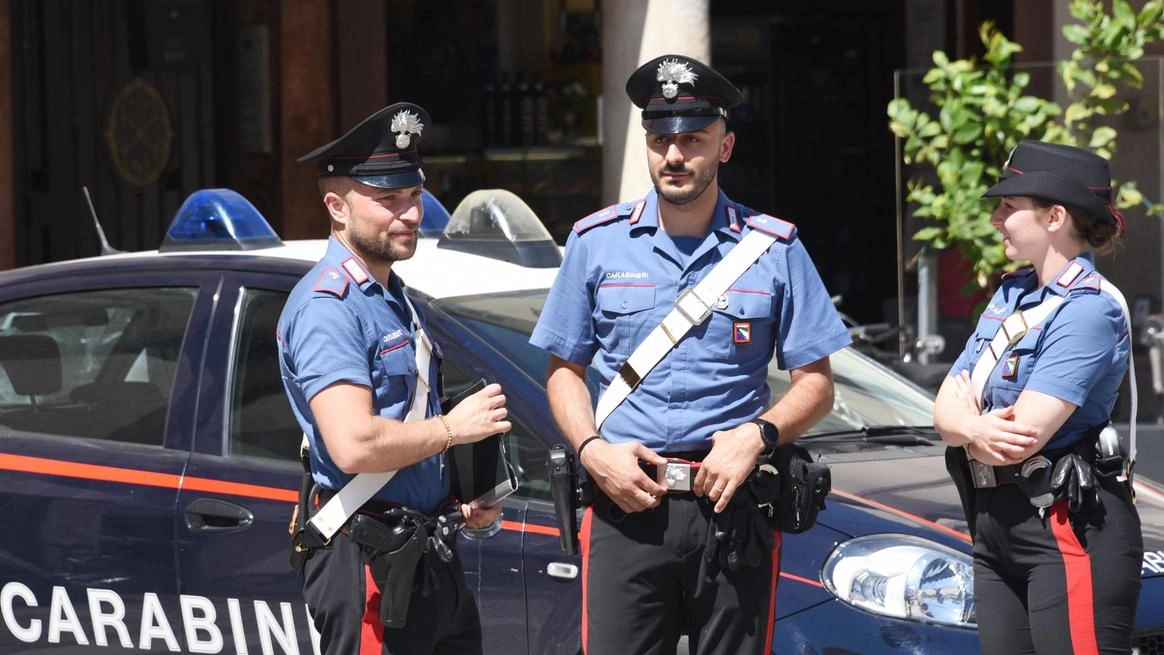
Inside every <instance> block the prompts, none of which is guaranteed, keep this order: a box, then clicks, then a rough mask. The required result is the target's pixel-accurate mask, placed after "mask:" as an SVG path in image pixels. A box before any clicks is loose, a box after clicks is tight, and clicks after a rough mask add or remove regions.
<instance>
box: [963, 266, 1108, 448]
mask: <svg viewBox="0 0 1164 655" xmlns="http://www.w3.org/2000/svg"><path fill="white" fill-rule="evenodd" d="M1102 279H1103V278H1102V276H1100V274H1099V273H1098V272H1096V270H1095V263H1094V262H1093V261H1092V259H1091V256H1090V255H1089V254H1085V255H1081V256H1079V257H1076V258H1075V259H1074V260H1072V261H1070V262H1068V263H1067V264H1066V265H1065V266H1064V267H1063V270H1061V271H1059V273H1058V275H1056V276H1055V278H1054V280H1053V281H1052V282H1050V283H1049V284H1047V285H1044V286H1040V285H1039V279H1038V276H1037V275H1036V274H1035V271H1034V269H1031V268H1027V269H1022V270H1020V271H1016V272H1015V273H1011V274H1009V275H1007V276H1005V277H1004V278H1003V282H1002V286H1001V287H999V289H998V291H997V292H996V293H995V294H994V297H993V298H991V299H990V304H989V305H988V306H987V307H986V311H984V312H983V313H982V316H981V317H980V318H979V319H978V325H977V327H976V328H975V330H974V333H973V334H972V335H970V339H969V340H968V341H967V342H966V347H965V348H964V349H963V351H962V354H961V355H960V356H959V357H958V359H957V361H955V362H954V365H953V367H952V368H951V369H950V375H958V374H959V373H960V372H962V371H973V370H974V365H975V363H976V362H977V361H978V359H979V358H980V357H981V356H982V353H983V352H985V351H986V349H987V344H989V343H990V340H991V339H993V338H994V334H995V332H997V331H998V328H999V326H1000V325H1001V324H1002V321H1003V320H1004V319H1006V317H1007V316H1010V315H1011V314H1012V313H1013V312H1014V311H1015V310H1016V309H1028V308H1031V307H1034V306H1036V305H1038V304H1039V303H1040V302H1042V301H1043V299H1044V298H1046V297H1048V296H1049V295H1051V294H1055V295H1059V296H1064V297H1065V300H1064V301H1063V303H1062V304H1061V305H1059V307H1057V308H1056V309H1055V310H1053V311H1052V312H1051V313H1050V314H1049V315H1048V316H1047V318H1046V319H1045V320H1044V321H1043V322H1042V323H1040V324H1038V325H1035V326H1029V329H1028V331H1027V333H1026V334H1025V335H1024V336H1023V338H1022V339H1021V340H1019V341H1018V343H1016V344H1015V345H1014V347H1013V348H1011V349H1010V350H1009V351H1007V352H1006V354H1005V355H1003V357H1002V358H1001V359H1000V360H999V363H998V364H997V365H996V366H995V368H994V370H993V371H992V372H991V374H990V377H989V378H988V379H987V381H986V385H985V388H984V390H983V394H982V408H983V412H989V411H991V410H993V409H996V408H1001V407H1007V406H1010V405H1013V404H1014V403H1015V402H1016V401H1018V397H1019V394H1020V393H1021V392H1022V391H1023V390H1024V389H1030V390H1032V391H1039V392H1041V393H1045V394H1047V395H1050V396H1054V397H1056V398H1059V399H1061V400H1064V401H1066V402H1069V403H1071V404H1072V405H1075V406H1077V407H1078V409H1076V410H1075V411H1074V412H1073V413H1072V414H1071V416H1070V417H1068V418H1067V421H1066V422H1065V423H1064V424H1063V426H1062V427H1061V428H1059V431H1058V432H1056V433H1055V434H1054V435H1053V436H1052V437H1051V439H1050V440H1049V441H1048V442H1047V444H1046V445H1045V446H1044V448H1045V449H1047V450H1058V449H1061V448H1066V447H1068V446H1070V445H1072V444H1074V443H1076V442H1077V441H1079V440H1080V439H1082V438H1083V436H1084V433H1086V432H1087V431H1088V430H1089V429H1091V428H1094V427H1096V426H1099V425H1103V424H1105V423H1107V421H1108V419H1109V418H1110V416H1111V411H1112V408H1113V407H1114V406H1115V402H1116V395H1117V394H1118V392H1119V386H1120V382H1121V381H1122V380H1123V377H1124V373H1126V372H1127V370H1128V348H1129V347H1130V344H1131V341H1130V339H1129V337H1128V325H1127V321H1126V319H1125V317H1124V312H1123V310H1122V309H1121V308H1120V306H1119V303H1117V302H1116V300H1115V299H1114V298H1113V297H1112V296H1111V295H1109V294H1107V293H1104V292H1102V291H1101V290H1100V281H1101V280H1102Z"/></svg>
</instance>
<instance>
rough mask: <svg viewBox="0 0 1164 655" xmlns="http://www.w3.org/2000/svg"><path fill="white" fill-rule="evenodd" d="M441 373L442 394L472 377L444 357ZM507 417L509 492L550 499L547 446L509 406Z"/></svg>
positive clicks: (450, 392)
mask: <svg viewBox="0 0 1164 655" xmlns="http://www.w3.org/2000/svg"><path fill="white" fill-rule="evenodd" d="M441 375H442V378H443V380H444V395H445V397H446V398H453V397H456V396H457V394H459V393H460V392H461V391H463V390H464V389H466V388H468V387H469V385H470V384H472V382H473V380H475V379H476V378H472V377H470V376H469V375H467V374H466V373H465V372H464V371H462V370H461V369H459V368H457V367H456V366H455V365H454V364H452V363H450V362H449V360H448V359H445V360H444V361H443V362H442V363H441ZM509 420H510V422H511V423H512V424H513V428H512V429H511V430H510V431H509V432H507V433H505V434H504V435H503V436H502V439H504V440H505V441H504V444H505V452H506V456H507V457H508V458H509V464H510V466H512V467H513V472H514V474H515V475H516V476H517V491H515V492H514V493H513V495H514V496H515V497H521V498H527V499H529V500H545V501H552V500H553V497H552V495H551V493H550V470H549V462H548V461H547V458H548V457H549V450H548V449H547V448H546V447H545V445H543V444H542V442H541V440H540V439H538V438H537V437H535V436H534V435H533V434H532V433H531V432H530V431H529V429H528V428H526V427H525V424H523V423H522V420H521V417H520V416H516V415H515V414H514V413H513V411H512V410H510V412H509Z"/></svg>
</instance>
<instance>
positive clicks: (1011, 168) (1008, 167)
mask: <svg viewBox="0 0 1164 655" xmlns="http://www.w3.org/2000/svg"><path fill="white" fill-rule="evenodd" d="M1006 170H1008V171H1011V172H1012V173H1018V174H1019V175H1022V174H1023V172H1022V171H1020V170H1019V169H1017V168H1015V167H1014V166H1007V167H1006Z"/></svg>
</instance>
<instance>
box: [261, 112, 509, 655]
mask: <svg viewBox="0 0 1164 655" xmlns="http://www.w3.org/2000/svg"><path fill="white" fill-rule="evenodd" d="M429 125H430V121H429V117H428V114H427V113H426V112H425V111H424V110H423V109H421V108H420V107H418V106H416V105H413V104H410V103H397V104H394V105H391V106H389V107H385V108H384V109H382V110H380V111H378V112H376V113H375V114H373V115H372V116H369V117H368V118H367V119H365V120H364V121H363V122H361V123H360V124H359V125H357V126H356V127H354V128H352V130H351V131H350V132H348V133H347V134H345V135H343V136H342V137H340V138H338V139H336V140H335V141H332V142H331V143H329V144H327V145H325V146H322V147H321V148H319V149H317V150H315V151H314V152H312V153H310V154H308V155H306V156H304V157H302V158H301V159H300V160H299V161H300V162H308V161H309V162H314V163H315V164H316V166H317V168H318V171H319V190H320V194H321V196H322V198H323V205H324V208H325V209H326V210H327V213H328V216H329V218H330V221H331V236H330V238H329V239H328V245H327V253H326V254H325V255H324V257H323V259H321V260H320V261H319V263H318V264H317V265H316V266H315V267H314V268H313V269H312V270H311V271H310V272H309V273H308V274H307V275H306V276H304V277H303V279H302V280H300V282H299V283H298V284H297V285H296V286H295V288H294V289H293V290H292V292H291V294H290V296H289V297H288V299H287V304H286V306H285V307H284V309H283V313H282V316H280V318H279V327H278V335H277V336H278V340H279V351H280V358H279V364H280V368H281V369H282V374H283V382H284V385H285V387H286V390H287V396H288V398H289V399H290V401H291V406H292V408H293V410H294V412H295V416H296V418H297V419H298V420H299V425H300V427H302V428H303V432H304V434H305V435H306V440H307V442H308V446H309V447H308V452H309V453H310V461H309V469H310V470H309V475H310V477H309V478H308V479H307V480H306V481H305V482H306V484H305V485H304V492H303V494H302V498H301V502H300V510H301V511H300V512H299V513H298V517H297V521H296V524H295V526H293V527H294V528H295V539H294V546H295V556H294V559H293V564H294V565H296V566H297V567H298V570H299V572H300V575H301V576H302V579H303V593H304V596H305V598H306V599H307V604H308V607H309V609H310V611H311V616H312V619H313V621H314V623H315V627H316V629H317V630H318V631H319V633H320V636H321V647H322V650H323V652H324V653H325V654H327V655H352V654H353V653H367V652H378V653H385V654H387V653H392V654H401V653H408V654H414V653H438V652H439V653H452V652H455V653H458V654H468V653H480V652H481V626H480V620H479V617H478V613H477V608H476V605H475V601H474V600H473V595H472V593H471V592H470V591H469V589H468V588H467V587H466V586H465V581H464V573H463V570H462V567H461V562H460V559H459V558H458V557H457V556H456V540H455V532H454V531H449V530H445V529H444V528H446V527H448V526H449V525H452V523H451V522H449V520H448V516H449V515H448V511H449V510H451V511H452V512H453V513H454V514H453V515H454V516H455V515H456V514H458V513H459V515H460V517H461V518H463V520H464V521H465V523H466V524H467V525H469V526H470V527H476V528H480V527H485V526H487V525H489V524H490V523H492V522H493V521H495V520H497V519H498V517H499V514H500V511H501V510H500V506H498V507H496V508H493V509H487V508H482V507H475V506H472V505H460V507H459V508H458V507H457V506H456V505H455V504H454V505H453V506H452V507H448V506H447V502H446V499H447V498H448V495H449V480H448V475H447V473H446V470H447V469H446V468H445V466H444V464H445V462H444V458H445V454H446V453H447V451H448V449H449V448H450V447H451V446H453V445H455V444H459V443H470V442H474V441H478V440H480V439H482V438H484V437H487V436H490V435H493V434H497V433H500V432H505V431H506V430H508V429H509V428H510V423H509V421H508V420H507V418H506V409H505V396H504V395H502V393H501V388H500V386H499V385H496V384H493V385H489V386H487V387H486V388H485V389H483V390H481V391H479V392H478V393H476V394H474V395H472V396H469V397H468V398H466V399H465V400H463V401H462V402H461V403H459V404H458V405H457V406H456V407H455V408H453V409H452V410H450V411H449V413H448V414H447V415H442V414H441V407H440V402H439V391H438V384H437V380H438V379H439V359H440V350H439V347H437V346H436V344H433V343H431V341H430V340H429V339H428V337H427V336H426V335H425V334H424V331H423V322H422V321H421V318H420V316H418V315H417V314H416V311H415V308H414V307H412V305H411V303H410V301H409V300H408V297H407V295H406V294H405V285H404V282H403V280H401V279H400V277H399V276H398V275H397V274H396V273H395V272H393V270H392V265H393V264H394V263H396V262H398V261H401V260H404V259H408V258H410V257H412V255H413V253H414V252H415V251H416V245H417V232H418V228H419V225H420V222H421V217H422V214H423V209H422V203H421V188H422V185H423V184H424V173H423V172H422V170H421V163H422V162H421V158H420V153H419V149H418V148H419V145H420V142H421V140H422V139H423V137H424V132H425V128H427V127H428V126H429ZM389 471H395V472H396V473H395V475H394V476H393V477H391V479H390V480H389V481H388V482H387V483H385V484H383V486H382V487H380V488H379V489H378V490H376V491H375V493H374V495H373V496H372V498H370V499H369V500H367V502H365V503H364V504H363V505H362V506H361V507H360V508H359V510H358V511H356V512H355V513H354V514H352V515H351V516H350V517H346V514H347V512H346V511H345V512H343V515H341V517H340V518H341V520H342V519H345V517H346V520H344V523H343V527H342V528H341V529H340V530H339V532H338V533H336V534H335V535H334V536H332V537H330V539H327V538H323V537H321V533H320V531H319V530H318V529H317V528H315V526H314V524H310V523H306V520H307V518H308V517H309V516H311V515H315V516H312V518H313V519H314V518H319V517H318V514H320V513H325V512H327V511H328V509H327V508H328V507H329V506H328V505H327V503H328V501H330V500H332V498H333V497H334V496H335V495H336V493H337V492H340V491H341V490H342V489H344V488H345V486H346V485H349V484H352V480H353V478H354V476H355V474H372V473H385V472H389ZM362 479H368V478H362ZM312 486H314V493H313V492H312ZM352 489H355V487H352ZM330 507H339V506H338V505H333V506H330ZM341 509H342V508H341ZM458 510H459V512H458ZM438 519H439V520H438ZM377 611H378V615H377ZM366 615H367V616H366Z"/></svg>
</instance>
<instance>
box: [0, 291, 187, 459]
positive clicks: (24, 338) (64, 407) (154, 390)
mask: <svg viewBox="0 0 1164 655" xmlns="http://www.w3.org/2000/svg"><path fill="white" fill-rule="evenodd" d="M196 293H197V289H193V288H176V289H175V288H139V289H108V290H100V291H86V292H82V293H74V294H58V295H52V296H42V297H38V298H26V299H22V300H16V301H13V302H9V303H5V304H4V305H0V428H9V429H13V430H21V431H28V432H43V433H47V434H60V435H69V436H77V437H89V438H95V439H112V440H115V441H127V442H133V443H142V444H154V445H161V443H162V441H163V437H164V435H165V423H166V412H167V410H168V408H169V399H170V393H171V389H172V387H173V382H174V374H175V370H176V369H177V366H178V357H179V354H180V352H181V349H182V343H183V341H184V339H185V335H186V324H187V322H188V321H189V318H190V311H191V309H192V307H193V306H194V299H195V296H196Z"/></svg>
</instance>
